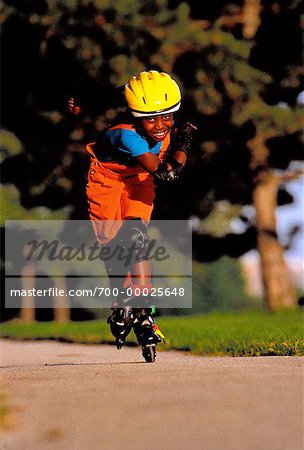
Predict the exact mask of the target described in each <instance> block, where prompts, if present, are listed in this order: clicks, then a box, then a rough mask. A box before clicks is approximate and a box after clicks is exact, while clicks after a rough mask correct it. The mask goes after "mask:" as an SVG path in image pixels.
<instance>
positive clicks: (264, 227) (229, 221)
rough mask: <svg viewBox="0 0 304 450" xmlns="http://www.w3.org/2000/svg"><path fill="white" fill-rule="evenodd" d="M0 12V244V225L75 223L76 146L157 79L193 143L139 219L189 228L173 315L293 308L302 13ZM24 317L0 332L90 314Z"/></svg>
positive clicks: (173, 8) (81, 195) (299, 210)
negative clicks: (126, 87) (187, 302)
mask: <svg viewBox="0 0 304 450" xmlns="http://www.w3.org/2000/svg"><path fill="white" fill-rule="evenodd" d="M1 6H2V9H1V15H0V20H1V45H2V66H1V79H2V133H1V172H2V184H1V206H2V239H3V236H4V221H5V220H7V219H32V220H54V219H86V218H87V203H86V199H85V189H84V188H85V177H86V172H87V170H88V165H89V155H88V154H87V152H86V150H85V144H86V143H88V142H92V141H94V140H96V139H98V135H99V133H101V132H102V130H103V129H104V127H105V126H106V124H107V123H108V122H110V121H111V120H112V119H113V118H114V117H115V115H116V113H117V104H116V100H115V95H114V93H115V88H117V87H118V86H120V85H122V84H124V83H126V82H127V81H128V79H129V78H130V77H131V76H132V75H134V74H136V73H138V72H139V71H141V70H144V69H156V70H162V71H165V72H169V73H170V74H171V75H172V76H173V77H174V78H175V79H176V80H177V81H178V83H179V84H180V86H181V88H182V92H183V107H182V110H181V112H180V113H179V115H180V116H181V117H180V119H181V120H182V118H185V119H188V120H190V121H192V122H193V123H195V124H196V125H197V126H198V129H199V132H198V138H197V140H196V142H195V145H194V148H193V152H192V154H191V156H190V160H189V163H188V165H187V169H186V173H185V176H184V179H183V180H182V182H181V183H180V184H179V185H178V186H174V187H173V188H171V187H164V188H161V189H160V190H159V192H158V196H157V200H156V204H155V210H154V215H153V218H154V219H185V220H189V223H191V225H192V228H193V308H192V309H191V310H174V311H171V313H174V314H195V313H199V312H201V313H207V312H210V311H216V310H217V311H241V310H246V309H252V308H264V309H266V310H268V311H275V310H278V309H282V308H290V309H295V308H298V307H299V305H301V304H303V260H304V250H303V213H304V207H303V191H304V188H303V187H304V185H303V178H301V174H302V171H303V166H302V163H301V161H302V160H303V156H304V155H303V135H302V130H303V125H304V122H303V104H304V94H303V42H302V29H301V25H303V19H301V2H300V0H277V1H272V0H235V1H223V0H204V1H201V2H197V1H195V0H188V1H180V0H62V1H58V0H5V1H2V2H1ZM301 20H302V22H301ZM70 96H74V97H75V99H76V101H77V102H78V104H79V105H81V107H82V110H81V112H80V114H78V115H77V116H72V115H70V114H69V112H68V108H67V103H68V99H69V97H70ZM1 258H2V261H4V249H3V245H2V255H1ZM27 270H28V271H29V272H28V273H36V274H39V272H35V271H37V269H34V268H31V267H28V268H27ZM31 270H32V272H31ZM3 276H4V264H2V277H3ZM2 286H3V283H2ZM2 292H3V290H2ZM20 305H21V304H20ZM26 311H27V312H26V313H24V311H23V312H22V310H19V309H16V310H10V309H4V308H2V320H8V319H11V318H12V317H21V318H22V319H23V320H29V321H30V320H34V319H37V320H50V319H52V318H55V319H56V320H59V321H63V320H68V319H69V318H70V317H71V318H72V320H84V319H88V318H94V317H96V315H98V314H99V313H98V311H88V310H71V311H66V312H62V311H61V312H60V311H59V312H58V311H57V313H56V311H55V312H54V311H52V310H51V309H50V310H40V311H38V310H37V311H36V312H35V311H34V309H33V310H32V311H31V310H30V308H28V309H27V310H26ZM168 312H169V311H167V312H166V313H168Z"/></svg>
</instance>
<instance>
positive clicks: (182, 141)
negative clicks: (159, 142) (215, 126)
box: [172, 122, 197, 155]
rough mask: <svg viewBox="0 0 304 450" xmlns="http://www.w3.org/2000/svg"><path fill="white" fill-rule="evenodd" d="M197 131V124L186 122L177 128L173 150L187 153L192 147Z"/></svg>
mask: <svg viewBox="0 0 304 450" xmlns="http://www.w3.org/2000/svg"><path fill="white" fill-rule="evenodd" d="M196 132H197V127H196V126H195V125H193V124H192V123H190V122H185V123H184V125H183V126H182V127H181V128H180V129H177V134H176V136H175V138H174V139H173V143H172V144H173V145H172V146H173V150H174V151H177V150H180V151H181V152H184V153H186V155H187V154H188V153H189V151H190V149H191V146H192V143H193V140H194V137H195V134H196Z"/></svg>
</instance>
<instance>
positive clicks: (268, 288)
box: [253, 168, 297, 311]
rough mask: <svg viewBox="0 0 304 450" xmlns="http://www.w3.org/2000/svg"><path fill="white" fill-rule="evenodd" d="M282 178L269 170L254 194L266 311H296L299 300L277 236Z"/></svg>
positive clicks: (259, 181)
mask: <svg viewBox="0 0 304 450" xmlns="http://www.w3.org/2000/svg"><path fill="white" fill-rule="evenodd" d="M278 188H279V181H278V178H277V177H276V176H275V175H274V174H273V173H272V172H271V171H270V169H268V168H265V169H263V170H261V171H260V172H259V175H258V177H257V180H256V185H255V188H254V190H253V204H254V207H255V211H256V228H257V245H258V251H259V254H260V262H261V273H262V280H263V286H264V290H265V302H266V307H267V309H268V310H270V311H274V310H277V309H280V308H295V307H296V304H297V297H296V292H295V289H294V287H293V285H292V283H291V280H290V275H289V272H288V268H287V266H286V263H285V260H284V251H283V248H282V246H281V244H280V242H279V240H278V237H277V233H276V217H275V212H276V205H277V193H278Z"/></svg>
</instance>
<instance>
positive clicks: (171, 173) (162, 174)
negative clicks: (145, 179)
mask: <svg viewBox="0 0 304 450" xmlns="http://www.w3.org/2000/svg"><path fill="white" fill-rule="evenodd" d="M175 163H176V164H175V167H173V165H172V164H171V165H172V167H173V168H172V169H171V170H169V169H168V168H167V165H166V163H164V162H161V163H160V164H159V166H158V168H157V169H156V170H155V171H154V172H152V175H153V177H154V180H155V182H156V183H172V182H173V181H177V180H178V179H179V178H180V173H181V171H182V169H183V165H182V164H181V163H179V162H178V161H176V160H175Z"/></svg>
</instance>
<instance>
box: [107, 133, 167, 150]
mask: <svg viewBox="0 0 304 450" xmlns="http://www.w3.org/2000/svg"><path fill="white" fill-rule="evenodd" d="M105 138H106V140H107V141H108V142H109V143H110V144H111V146H112V147H114V148H115V149H116V150H119V151H121V152H123V153H125V154H127V155H129V156H130V157H136V156H140V155H142V154H144V153H147V152H149V153H154V154H155V155H158V153H159V151H160V148H161V143H160V142H157V143H155V145H153V146H152V147H151V146H149V144H148V142H147V141H146V140H145V139H144V138H143V137H141V136H140V135H139V134H138V133H136V131H135V130H134V131H133V130H126V129H123V128H116V129H114V130H107V131H106V132H105Z"/></svg>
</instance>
